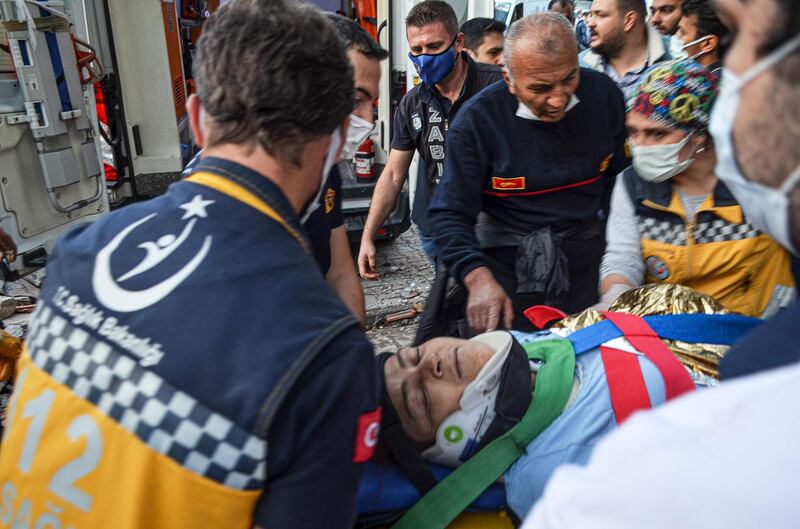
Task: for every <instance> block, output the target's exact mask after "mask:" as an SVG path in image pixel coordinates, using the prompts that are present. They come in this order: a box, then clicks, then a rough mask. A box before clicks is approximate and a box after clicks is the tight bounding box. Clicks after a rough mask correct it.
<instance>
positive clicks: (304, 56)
mask: <svg viewBox="0 0 800 529" xmlns="http://www.w3.org/2000/svg"><path fill="white" fill-rule="evenodd" d="M194 78H195V81H196V83H197V94H198V96H199V98H200V101H201V102H202V104H203V108H204V109H205V111H206V115H207V119H208V120H209V121H210V122H211V124H213V127H211V128H210V130H209V131H208V134H207V142H208V144H209V145H216V144H221V143H232V144H239V145H249V146H254V144H256V143H257V144H258V145H260V146H261V147H262V148H263V149H264V150H265V151H266V152H267V153H269V154H270V155H271V156H274V157H276V158H278V159H279V160H282V161H286V162H289V163H292V164H294V165H295V166H300V165H302V158H301V155H302V152H303V149H304V148H305V145H306V144H307V143H309V142H311V141H314V140H316V139H319V138H321V137H324V136H326V135H329V134H331V133H332V132H333V131H334V130H336V128H337V127H338V126H339V125H340V124H341V123H342V121H343V120H344V118H345V117H347V116H348V115H349V114H350V112H351V111H352V110H353V103H354V101H355V89H354V88H353V68H352V66H351V65H350V61H349V60H348V58H347V54H346V50H345V47H344V45H343V43H342V40H341V39H340V38H339V36H338V35H337V34H336V31H335V30H334V28H333V24H331V22H330V21H329V20H328V18H327V17H326V16H325V15H323V14H322V12H321V11H319V10H318V9H317V8H315V7H312V6H310V5H307V4H305V3H302V2H294V1H292V2H289V1H286V0H237V1H235V2H226V3H225V4H223V5H222V7H220V9H219V10H217V12H215V13H214V14H213V15H211V17H210V18H209V19H208V20H207V21H206V24H205V26H204V27H203V35H202V36H201V37H200V40H199V42H198V44H197V55H196V58H195V75H194Z"/></svg>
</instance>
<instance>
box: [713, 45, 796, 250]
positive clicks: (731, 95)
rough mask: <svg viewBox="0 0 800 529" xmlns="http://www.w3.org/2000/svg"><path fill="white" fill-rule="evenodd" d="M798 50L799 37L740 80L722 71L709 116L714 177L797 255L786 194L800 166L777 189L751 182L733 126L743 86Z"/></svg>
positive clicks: (749, 215) (760, 226)
mask: <svg viewBox="0 0 800 529" xmlns="http://www.w3.org/2000/svg"><path fill="white" fill-rule="evenodd" d="M797 48H800V35H798V36H796V37H795V38H793V39H791V40H790V41H789V42H787V43H786V44H784V45H783V46H781V47H780V48H778V49H777V50H775V51H774V52H772V53H771V54H770V55H768V56H767V57H764V58H763V59H761V60H760V61H759V62H758V63H756V64H755V65H754V66H753V67H752V68H750V70H749V71H747V72H746V73H745V74H744V75H742V76H741V77H739V76H737V75H736V74H735V73H733V72H731V71H730V69H728V68H725V69H724V70H723V71H722V86H721V87H720V91H719V95H718V96H717V102H716V104H715V105H714V110H713V111H712V113H711V126H710V131H711V136H713V138H714V144H715V145H716V150H717V166H716V169H715V172H716V173H717V176H718V177H719V178H720V179H721V180H722V181H723V182H724V183H725V185H726V186H728V189H730V191H731V193H733V196H734V197H736V200H737V201H738V202H739V205H741V206H742V209H743V210H744V214H745V216H746V217H747V220H748V221H749V222H750V224H752V225H753V226H755V227H756V228H758V229H759V230H761V231H763V232H764V233H766V234H767V235H769V236H770V237H772V238H773V239H775V240H776V241H777V242H778V244H780V245H781V246H783V247H784V248H786V249H787V250H789V251H790V252H792V253H793V254H795V255H798V252H797V248H794V246H793V245H792V238H791V230H790V227H789V193H790V192H791V191H792V190H793V189H794V188H795V186H796V185H797V184H798V182H799V181H800V166H798V167H797V169H795V170H794V171H793V172H792V173H791V174H790V175H789V177H788V178H787V179H786V180H785V181H784V182H783V184H782V185H781V187H780V188H779V189H775V188H774V187H768V186H765V185H763V184H760V183H758V182H753V181H751V180H748V179H747V178H745V177H744V175H743V174H742V172H741V170H740V169H739V164H738V163H737V161H736V148H735V146H734V143H733V125H734V122H735V121H736V114H737V112H738V110H739V103H740V101H741V93H740V92H741V90H742V87H743V86H745V85H746V84H747V83H749V82H750V81H752V80H753V79H755V78H756V77H758V76H759V75H761V74H762V73H764V72H765V71H767V70H769V69H770V68H772V67H773V66H775V65H776V64H777V63H779V62H780V61H781V60H783V59H784V58H786V57H787V56H789V54H791V53H793V52H794V51H795V50H796V49H797Z"/></svg>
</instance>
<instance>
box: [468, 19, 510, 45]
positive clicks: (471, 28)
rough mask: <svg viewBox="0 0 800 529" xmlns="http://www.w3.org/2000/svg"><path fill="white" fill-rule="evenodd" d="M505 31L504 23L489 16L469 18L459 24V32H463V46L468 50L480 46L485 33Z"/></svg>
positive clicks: (501, 32)
mask: <svg viewBox="0 0 800 529" xmlns="http://www.w3.org/2000/svg"><path fill="white" fill-rule="evenodd" d="M505 31H506V25H505V24H504V23H502V22H500V21H499V20H492V19H491V18H483V17H477V18H471V19H469V20H467V21H466V22H464V23H463V24H461V33H463V34H464V47H465V48H468V49H470V50H477V49H478V48H480V47H481V44H483V39H484V38H486V34H487V33H500V34H503V33H505Z"/></svg>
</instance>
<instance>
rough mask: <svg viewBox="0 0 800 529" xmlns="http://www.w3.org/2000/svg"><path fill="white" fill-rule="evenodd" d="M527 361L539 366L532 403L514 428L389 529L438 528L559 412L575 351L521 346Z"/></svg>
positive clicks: (550, 343) (566, 346)
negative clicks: (526, 354)
mask: <svg viewBox="0 0 800 529" xmlns="http://www.w3.org/2000/svg"><path fill="white" fill-rule="evenodd" d="M525 350H526V351H527V353H528V358H529V359H531V360H537V361H540V362H542V365H541V367H540V368H539V371H538V373H537V376H536V385H535V387H534V391H533V400H532V401H531V405H530V406H529V407H528V411H527V412H526V413H525V416H524V417H523V418H522V421H520V422H519V423H518V424H517V425H516V426H514V427H513V428H512V429H511V430H509V431H508V432H506V433H505V434H503V435H501V436H500V437H499V438H497V439H495V440H494V441H492V442H491V443H489V445H488V446H486V447H485V448H484V449H483V450H481V451H480V452H478V453H477V454H476V455H475V456H473V457H472V458H471V459H470V460H468V461H467V462H466V463H464V464H463V465H462V466H460V467H459V468H457V469H456V470H455V471H453V473H452V474H450V475H449V476H447V478H445V479H444V480H443V481H441V482H440V483H439V484H438V485H436V487H434V488H433V490H431V491H430V492H429V493H428V494H426V495H425V496H424V497H423V498H422V499H421V500H420V501H419V502H417V504H416V505H414V507H412V508H411V510H409V511H408V512H407V513H406V514H405V515H404V516H403V517H402V518H401V519H400V521H398V522H397V523H396V524H395V525H394V526H393V529H414V528H418V527H427V528H430V529H435V528H444V527H446V526H447V524H449V523H450V522H451V521H453V519H454V518H455V517H456V516H458V515H459V513H461V512H462V511H463V510H464V509H466V508H467V507H468V506H469V505H470V504H471V503H472V502H473V501H474V500H475V498H477V497H478V496H479V495H480V494H481V492H483V491H484V490H486V488H488V487H489V486H490V485H491V484H492V483H494V482H495V481H497V479H498V478H500V476H502V475H503V472H505V471H506V469H508V467H510V466H511V465H512V464H513V463H514V461H516V460H517V459H519V457H520V456H522V455H523V454H524V453H525V449H526V448H527V446H528V445H529V444H530V443H531V442H532V441H533V440H534V439H535V438H536V437H537V436H538V435H539V434H540V433H541V432H543V431H544V430H545V428H547V427H548V426H550V424H551V423H552V422H553V421H554V420H555V419H556V418H557V417H558V416H559V415H561V412H562V411H563V410H564V407H565V406H566V405H567V401H568V400H569V394H570V391H571V389H572V379H573V376H574V373H575V351H574V350H573V348H572V344H571V343H570V341H569V340H563V339H554V340H543V341H538V342H533V343H530V344H527V345H526V346H525Z"/></svg>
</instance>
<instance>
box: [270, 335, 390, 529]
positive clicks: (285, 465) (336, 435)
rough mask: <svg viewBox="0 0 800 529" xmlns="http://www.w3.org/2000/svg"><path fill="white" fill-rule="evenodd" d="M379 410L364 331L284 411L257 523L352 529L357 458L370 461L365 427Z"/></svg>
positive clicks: (303, 384)
mask: <svg viewBox="0 0 800 529" xmlns="http://www.w3.org/2000/svg"><path fill="white" fill-rule="evenodd" d="M377 406H378V380H377V369H376V367H375V358H374V352H373V349H372V346H371V345H370V343H369V342H368V341H367V339H366V337H365V336H364V333H363V332H361V331H358V330H356V329H355V328H353V329H351V330H350V331H347V332H346V333H345V334H343V335H342V336H340V337H338V338H337V339H335V340H334V341H332V342H331V344H330V345H329V346H328V347H326V349H325V351H323V352H322V353H321V354H320V356H318V357H317V358H316V359H315V360H314V361H313V362H312V363H311V364H310V366H309V367H308V369H307V370H306V371H304V372H303V373H302V374H301V375H300V377H299V378H298V380H297V382H296V383H295V385H294V387H293V389H292V390H291V391H290V392H289V394H288V395H287V397H286V400H285V401H284V404H283V405H282V406H281V409H280V410H279V411H278V415H277V416H276V418H275V422H274V423H273V425H272V428H271V430H270V434H269V437H268V441H269V448H268V457H267V486H266V490H265V491H264V494H263V496H262V497H261V499H260V501H259V504H258V506H257V508H256V511H255V515H254V525H256V526H257V527H263V528H264V529H273V528H292V529H318V528H320V527H324V528H326V529H351V528H352V526H353V523H354V520H355V507H356V497H357V491H358V482H359V480H360V477H361V471H362V466H363V465H362V464H360V463H355V462H354V458H356V456H357V455H363V452H361V453H357V452H356V449H357V448H364V447H365V445H364V444H363V443H364V441H365V432H362V435H361V436H358V435H357V432H358V428H359V422H360V418H361V417H365V418H369V416H368V414H369V413H370V412H372V411H374V410H375V409H376V408H377ZM370 419H371V418H370ZM361 422H362V423H364V424H362V426H363V427H364V428H366V427H367V426H368V423H366V422H364V421H363V420H362V421H361ZM366 429H367V430H374V428H373V429H369V428H366ZM375 433H377V432H375ZM370 440H371V438H369V439H366V441H367V443H368V444H369V442H370ZM357 443H358V444H357ZM366 448H367V450H370V449H371V447H369V446H367V447H366Z"/></svg>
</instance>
